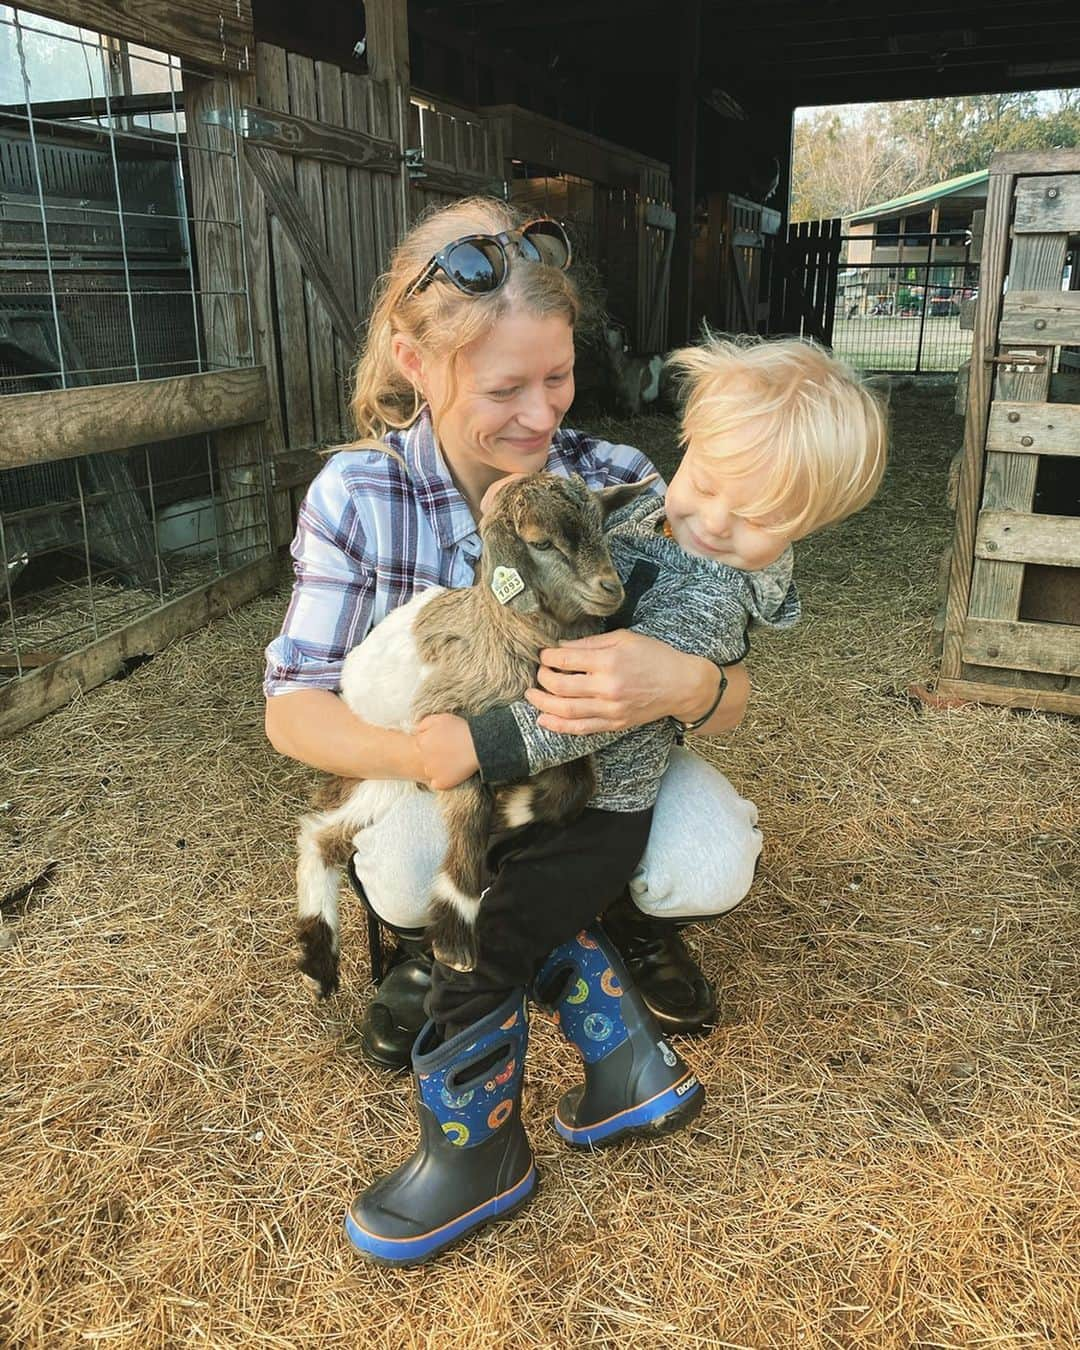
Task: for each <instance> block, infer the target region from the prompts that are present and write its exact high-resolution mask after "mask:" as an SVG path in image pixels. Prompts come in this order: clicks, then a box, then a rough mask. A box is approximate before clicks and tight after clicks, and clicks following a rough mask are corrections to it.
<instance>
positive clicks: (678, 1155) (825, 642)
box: [0, 388, 1080, 1350]
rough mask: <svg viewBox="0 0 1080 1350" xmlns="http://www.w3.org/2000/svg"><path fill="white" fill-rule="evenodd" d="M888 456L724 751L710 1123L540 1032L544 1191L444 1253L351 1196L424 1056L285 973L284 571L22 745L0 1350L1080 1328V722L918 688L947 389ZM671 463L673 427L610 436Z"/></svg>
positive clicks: (3, 1023)
mask: <svg viewBox="0 0 1080 1350" xmlns="http://www.w3.org/2000/svg"><path fill="white" fill-rule="evenodd" d="M893 414H894V425H895V436H894V453H893V462H892V466H891V469H890V472H889V477H888V480H887V484H886V487H885V489H884V491H883V493H882V494H881V496H880V497H879V499H878V500H877V501H876V502H875V503H874V504H873V505H872V506H871V507H870V508H869V509H868V510H867V511H865V512H864V513H863V514H862V515H860V516H859V517H857V518H856V519H854V520H852V521H849V522H848V523H846V524H845V525H844V526H842V527H841V528H839V529H836V530H834V531H832V532H829V533H828V534H826V535H823V536H821V537H820V538H818V539H815V540H813V541H811V542H809V543H807V544H805V545H803V546H802V547H801V548H800V549H799V551H798V557H797V574H798V577H799V580H800V585H801V590H802V594H803V600H804V605H805V611H806V618H805V620H804V622H803V623H802V624H801V625H800V626H799V627H798V628H797V629H795V630H794V631H793V632H792V633H790V634H787V635H775V636H772V637H769V638H766V637H761V638H758V639H757V640H755V643H754V648H753V652H752V658H751V659H752V667H751V668H752V674H753V680H754V686H755V693H754V697H753V700H752V705H751V710H750V712H749V714H748V717H747V719H746V722H745V723H744V725H743V727H742V728H741V729H740V731H739V732H738V733H737V734H736V735H735V736H734V737H733V738H731V739H730V740H729V741H725V742H715V743H712V744H709V745H703V746H702V749H703V752H704V753H705V754H706V755H707V756H708V757H709V758H710V759H711V760H713V761H714V762H715V763H716V764H718V765H719V766H720V767H721V768H722V769H723V771H724V772H725V773H726V774H728V775H729V777H730V778H731V779H732V781H733V782H734V783H735V784H736V785H737V787H738V788H739V789H740V790H741V791H742V792H743V793H744V794H745V795H746V796H749V797H751V798H753V799H754V800H755V801H756V802H757V803H758V805H759V808H760V812H761V824H762V828H763V830H764V832H765V838H766V845H765V853H764V858H763V862H762V867H761V871H760V873H759V877H758V880H757V882H756V883H755V886H754V888H753V890H752V892H751V895H750V896H749V898H748V899H747V900H746V901H745V902H744V903H743V904H742V905H741V906H740V907H739V908H738V909H737V910H736V911H734V912H733V913H732V914H730V915H729V916H727V917H725V918H724V919H722V920H721V921H719V922H716V923H714V924H713V925H711V926H708V927H705V926H699V927H696V928H694V929H692V930H689V937H690V940H691V942H692V944H693V945H694V947H695V949H696V950H697V952H698V953H699V954H700V957H701V960H702V962H703V964H704V966H705V968H706V970H707V972H708V974H709V975H710V976H711V977H712V978H713V979H715V980H716V982H717V985H718V988H719V990H720V996H721V1022H720V1025H719V1026H718V1028H717V1029H716V1030H715V1032H714V1033H713V1034H712V1035H711V1036H709V1037H708V1038H707V1039H702V1040H694V1041H686V1042H684V1043H683V1045H682V1046H681V1048H682V1050H683V1051H684V1053H685V1055H686V1056H687V1057H688V1058H689V1059H690V1060H691V1062H692V1063H693V1064H694V1066H695V1067H696V1068H697V1070H698V1072H699V1074H700V1076H701V1078H702V1079H703V1081H704V1083H705V1085H706V1089H707V1092H708V1100H707V1103H706V1106H705V1110H704V1112H703V1114H702V1115H701V1116H700V1117H699V1118H698V1120H697V1121H696V1122H695V1123H694V1125H693V1126H692V1127H691V1128H690V1129H689V1130H687V1131H685V1132H684V1133H682V1134H680V1135H677V1136H674V1137H671V1138H669V1139H666V1140H660V1141H658V1142H656V1143H655V1144H650V1145H647V1146H629V1147H625V1148H620V1149H617V1150H614V1151H610V1152H606V1153H599V1154H596V1155H588V1154H587V1155H584V1156H582V1155H580V1154H576V1153H571V1152H569V1151H568V1150H566V1149H565V1148H564V1147H563V1145H562V1144H561V1143H560V1142H559V1141H558V1139H557V1138H556V1136H555V1135H554V1132H553V1130H552V1128H551V1125H550V1120H551V1114H552V1110H553V1107H554V1104H555V1102H556V1100H557V1099H558V1097H559V1095H560V1094H561V1093H562V1091H564V1090H565V1088H566V1086H567V1085H568V1084H570V1083H571V1082H573V1081H574V1080H575V1077H576V1068H575V1064H574V1062H573V1060H572V1058H571V1055H570V1053H569V1052H568V1051H567V1049H566V1048H565V1047H564V1046H563V1045H562V1044H561V1043H560V1041H559V1039H558V1037H557V1035H556V1033H555V1030H554V1028H553V1027H552V1026H551V1025H550V1024H548V1023H546V1022H544V1021H543V1020H541V1019H540V1018H539V1017H536V1018H534V1020H533V1039H532V1045H531V1048H530V1054H529V1062H528V1068H527V1078H526V1105H525V1120H526V1125H527V1128H528V1129H529V1132H530V1135H531V1138H532V1140H533V1142H534V1146H535V1148H536V1151H537V1155H538V1163H539V1168H540V1172H541V1176H542V1184H541V1189H540V1192H539V1194H538V1196H537V1197H536V1199H535V1200H534V1201H533V1203H532V1204H531V1205H530V1206H529V1207H528V1208H527V1209H526V1210H525V1211H523V1213H522V1214H521V1215H520V1216H518V1217H516V1218H514V1219H513V1220H511V1221H509V1222H507V1223H505V1224H503V1225H501V1226H498V1227H495V1228H493V1229H490V1230H488V1231H487V1233H485V1234H484V1235H483V1236H481V1237H480V1238H479V1239H476V1240H473V1241H470V1242H467V1243H466V1244H465V1245H463V1246H462V1247H460V1248H459V1249H458V1250H457V1251H456V1252H454V1253H453V1254H451V1255H448V1256H447V1257H445V1258H444V1259H443V1260H442V1261H440V1262H439V1263H438V1264H436V1265H435V1266H433V1267H430V1268H428V1269H426V1270H420V1271H409V1272H402V1271H386V1270H382V1269H378V1268H372V1267H368V1266H366V1265H364V1264H363V1263H361V1262H360V1261H359V1260H358V1259H357V1257H356V1256H355V1254H354V1253H353V1251H352V1249H351V1248H350V1247H349V1245H348V1243H347V1242H346V1240H345V1238H344V1235H343V1232H342V1217H343V1213H344V1209H345V1206H346V1204H347V1203H348V1200H349V1199H350V1198H351V1196H352V1195H353V1194H354V1193H355V1191H356V1190H358V1189H359V1188H361V1187H362V1186H364V1185H365V1184H367V1183H368V1182H369V1181H370V1180H371V1179H373V1178H374V1177H375V1176H377V1175H378V1174H380V1173H381V1172H383V1171H385V1170H387V1169H388V1168H389V1167H391V1166H393V1165H395V1164H396V1163H397V1161H399V1160H400V1159H401V1158H402V1157H403V1156H404V1155H405V1153H406V1152H408V1150H409V1149H410V1148H411V1147H412V1143H413V1137H414V1136H413V1127H412V1123H411V1109H410V1105H409V1089H408V1085H407V1082H406V1080H405V1079H403V1078H390V1077H383V1076H380V1075H379V1074H378V1073H377V1072H375V1071H373V1070H372V1069H369V1068H368V1067H367V1066H366V1065H365V1064H364V1063H363V1061H362V1060H361V1059H360V1057H359V1054H358V1051H357V1046H356V1027H357V1024H358V1021H359V1019H360V1016H361V1012H362V1009H363V1007H364V1003H365V1000H366V999H367V998H368V996H369V992H370V990H369V987H368V985H367V972H366V964H365V959H364V947H365V943H364V931H363V930H364V925H363V922H362V919H361V916H360V915H359V914H358V913H357V912H356V911H355V910H354V909H353V910H349V911H347V912H346V915H345V931H344V948H345V953H344V955H345V959H344V969H343V990H342V993H341V994H340V995H339V996H338V997H337V998H336V999H335V1000H333V1001H331V1002H330V1003H328V1004H326V1005H323V1006H320V1007H313V1006H312V1005H311V1003H310V1002H309V1001H308V999H307V996H306V994H305V993H304V991H303V989H302V987H301V984H300V981H299V978H298V977H297V976H296V975H295V974H294V973H293V971H292V956H291V945H292V944H291V920H292V908H293V877H292V870H293V835H294V829H295V822H296V818H297V815H298V814H299V812H300V811H301V809H302V807H303V803H304V800H305V797H306V794H307V792H308V790H309V788H310V786H311V785H312V783H313V781H314V775H313V774H311V773H309V772H308V771H307V770H305V769H303V768H301V767H300V766H298V765H295V764H292V763H287V762H285V761H282V760H280V759H278V758H277V757H275V755H274V754H273V753H272V751H271V750H270V749H269V747H268V746H267V745H266V743H265V741H264V739H263V734H262V698H261V693H260V676H261V652H262V648H263V646H264V645H265V643H266V642H267V641H268V640H269V639H270V637H271V636H272V635H273V634H274V633H275V631H276V629H277V627H278V625H279V623H280V619H281V615H282V613H283V609H284V605H285V599H286V594H287V591H286V589H285V588H284V587H283V589H282V590H281V591H280V592H279V593H278V594H276V595H273V596H269V597H266V598H264V599H263V600H261V601H259V602H257V603H255V604H252V605H250V606H248V607H246V608H244V609H243V610H241V611H239V612H238V613H236V614H234V615H233V616H231V617H230V618H228V619H227V620H223V621H221V622H219V623H217V624H215V625H214V626H213V627H212V628H210V629H208V630H205V631H203V632H201V633H198V634H196V635H194V636H193V637H191V638H189V639H187V640H185V641H182V642H178V643H177V644H176V645H174V646H173V647H172V648H170V649H169V650H168V651H167V652H166V653H164V654H163V655H161V656H159V657H157V658H156V659H155V660H154V661H152V662H150V663H149V664H147V665H145V666H143V667H142V668H140V669H138V670H137V671H135V672H134V673H133V674H132V675H131V676H130V677H129V678H128V679H126V680H124V681H121V682H114V683H112V684H110V685H108V686H106V687H104V688H102V689H100V690H97V691H95V692H93V693H92V694H90V695H88V696H87V697H86V698H84V699H82V700H80V701H79V702H78V703H76V704H75V705H73V706H71V707H70V708H68V709H66V710H64V711H62V712H60V713H57V714H55V715H54V716H52V717H50V718H48V719H47V720H46V721H44V722H43V723H41V724H39V725H38V726H37V727H35V728H32V729H31V730H29V731H28V732H26V733H24V734H22V735H21V736H20V737H18V738H17V739H16V740H14V741H11V742H7V743H4V744H3V745H0V785H2V786H0V876H2V877H3V883H2V884H0V894H2V893H3V892H5V891H7V890H8V889H9V887H11V886H14V885H16V884H17V883H18V882H19V881H20V880H21V879H24V878H28V877H32V876H34V875H36V874H37V873H38V872H40V871H41V870H42V869H43V868H44V867H45V865H46V864H47V863H49V862H51V861H55V862H56V867H55V869H54V871H53V873H52V875H51V878H50V880H49V882H48V883H47V884H45V885H43V886H41V887H39V888H38V889H37V890H35V891H34V892H33V894H32V895H31V896H30V897H29V898H28V899H27V900H25V901H23V902H19V903H18V904H14V905H12V906H10V907H9V912H8V913H6V914H5V916H4V918H5V920H6V925H7V926H6V927H5V928H4V929H2V930H0V1347H3V1348H4V1350H66V1348H67V1347H77V1346H86V1345H97V1346H102V1347H109V1350H112V1348H113V1347H115V1348H116V1350H149V1348H150V1347H203V1346H205V1347H214V1348H215V1350H218V1348H220V1350H226V1348H231V1347H267V1348H270V1347H273V1348H274V1350H279V1348H280V1350H292V1348H293V1347H296V1348H298V1350H299V1348H304V1350H306V1348H307V1347H318V1348H320V1350H321V1348H322V1347H363V1348H364V1350H367V1347H371V1348H372V1350H376V1348H380V1350H381V1348H382V1347H386V1350H391V1348H392V1350H404V1348H406V1347H469V1348H470V1350H472V1348H476V1350H504V1348H512V1350H518V1347H550V1348H552V1350H585V1348H586V1347H588V1348H590V1350H592V1348H595V1350H616V1347H618V1348H619V1350H623V1348H624V1347H641V1350H646V1347H647V1348H648V1350H654V1348H655V1347H657V1346H662V1347H679V1348H681V1347H751V1348H753V1350H765V1348H771V1347H782V1348H783V1350H789V1348H790V1347H799V1348H800V1350H802V1348H803V1347H805V1348H806V1350H812V1348H816V1347H830V1348H836V1347H841V1348H846V1347H890V1348H892V1347H895V1348H896V1350H916V1347H918V1348H919V1350H929V1348H930V1347H948V1348H950V1350H952V1348H953V1347H965V1350H966V1348H967V1347H990V1346H993V1347H995V1350H1021V1348H1023V1350H1029V1348H1030V1347H1054V1348H1055V1350H1064V1348H1065V1347H1075V1346H1077V1345H1080V1309H1078V1293H1077V1291H1078V1289H1080V1246H1078V1241H1077V1238H1078V1233H1080V1198H1078V1196H1080V1131H1078V1117H1077V1109H1076V1108H1077V1103H1076V1097H1075V1094H1076V1086H1077V1082H1078V1081H1080V1074H1078V1070H1080V1019H1078V1017H1077V1002H1076V996H1077V985H1078V981H1077V974H1078V955H1077V954H1078V952H1080V922H1078V891H1080V843H1078V841H1080V725H1078V724H1077V723H1076V722H1075V721H1072V720H1069V719H1067V718H1064V717H1055V716H1051V715H1044V714H1031V713H1022V712H1010V711H1008V710H1005V709H1002V708H990V707H985V708H978V707H969V708H962V709H946V710H935V709H927V708H925V707H923V706H922V705H921V704H919V703H917V702H915V701H913V700H912V699H911V698H909V696H908V695H907V693H906V692H905V691H906V689H907V686H908V684H909V683H910V682H911V681H912V680H915V679H922V678H926V677H927V676H928V675H929V674H930V673H931V671H932V662H931V658H930V655H929V649H930V644H929V639H930V631H931V623H932V618H933V614H934V611H935V608H936V603H937V595H936V573H937V564H938V558H939V556H940V554H941V552H942V550H943V548H944V547H945V544H946V541H947V537H948V532H949V520H948V515H947V512H946V508H945V506H944V492H945V479H946V471H947V466H948V462H949V458H950V456H951V454H952V453H953V451H954V450H955V448H956V447H957V445H958V444H959V440H960V436H961V423H960V420H959V419H957V418H955V417H954V416H953V413H952V411H951V392H950V391H949V390H948V389H937V390H929V391H927V390H921V389H918V388H915V389H906V390H901V391H899V392H898V393H897V394H896V395H895V397H894V408H893ZM598 429H599V430H602V431H604V432H605V434H609V435H612V434H615V433H617V434H618V435H619V436H620V437H621V438H623V439H627V440H629V441H631V442H632V443H634V444H637V445H639V446H641V447H642V448H643V449H645V450H646V451H647V452H650V453H653V454H654V455H655V456H656V457H657V458H658V459H659V460H661V461H662V462H663V463H665V464H667V465H669V466H670V463H671V455H672V453H673V448H674V435H673V424H672V422H671V421H670V420H668V419H662V418H642V419H639V420H638V421H636V422H634V423H620V424H611V423H609V424H605V425H603V426H601V427H599V428H598Z"/></svg>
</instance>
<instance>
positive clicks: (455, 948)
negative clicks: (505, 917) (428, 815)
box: [428, 778, 492, 970]
mask: <svg viewBox="0 0 1080 1350" xmlns="http://www.w3.org/2000/svg"><path fill="white" fill-rule="evenodd" d="M439 806H440V808H441V810H442V813H443V819H444V820H445V822H446V833H447V838H448V844H447V849H446V857H445V859H444V860H443V865H442V868H441V870H440V871H439V873H438V875H437V876H436V878H435V884H434V886H433V888H432V896H431V922H430V924H429V926H428V940H429V942H430V943H431V949H432V951H433V952H434V953H435V956H436V958H437V959H438V960H439V961H441V962H442V963H443V965H446V966H451V967H453V969H454V970H472V969H473V966H474V965H475V962H476V941H475V931H476V915H477V912H478V910H479V908H480V900H481V891H482V884H483V868H484V855H485V853H486V852H487V845H488V836H489V834H490V833H491V823H492V806H491V794H490V792H489V791H488V790H487V788H485V787H484V786H483V784H482V783H481V782H480V780H479V779H478V778H470V779H469V780H468V781H467V782H464V783H462V784H461V785H460V786H458V787H456V788H451V789H450V790H449V791H448V792H441V793H440V794H439Z"/></svg>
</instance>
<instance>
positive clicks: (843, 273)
mask: <svg viewBox="0 0 1080 1350" xmlns="http://www.w3.org/2000/svg"><path fill="white" fill-rule="evenodd" d="M942 237H943V238H951V237H949V236H942ZM848 238H849V236H844V239H845V242H846V241H847V240H848ZM850 238H851V239H853V240H854V239H855V238H856V237H855V236H850ZM936 241H937V236H936V235H927V236H925V237H923V236H920V240H919V242H920V243H921V245H922V246H921V249H920V250H919V251H920V252H921V253H923V254H924V255H925V257H924V258H923V259H922V260H920V261H912V262H909V261H906V260H905V261H902V262H880V263H878V262H875V263H864V264H851V263H844V262H841V264H840V272H839V276H838V278H837V287H836V306H835V312H834V315H833V329H832V343H833V350H834V351H835V352H836V353H837V355H838V356H842V357H843V358H844V359H845V360H847V361H850V362H851V363H852V364H853V365H855V366H857V367H859V368H860V369H863V370H890V371H913V372H920V371H955V370H958V369H959V368H960V366H961V365H962V364H963V362H964V361H966V360H967V359H968V358H969V357H970V356H971V336H972V335H971V331H970V329H966V328H961V326H960V316H961V308H962V306H963V304H964V302H965V301H967V300H973V299H974V298H975V297H976V296H977V294H978V287H979V266H978V264H977V263H972V262H965V261H948V262H940V261H936V260H935V258H934V245H935V243H936ZM858 242H859V243H861V244H863V245H865V244H866V239H865V238H862V237H859V238H858Z"/></svg>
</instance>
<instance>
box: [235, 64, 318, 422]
mask: <svg viewBox="0 0 1080 1350" xmlns="http://www.w3.org/2000/svg"><path fill="white" fill-rule="evenodd" d="M255 65H256V69H257V71H258V74H257V79H256V83H257V87H258V95H259V103H260V105H261V106H263V107H266V108H271V109H274V110H276V111H288V106H289V84H288V77H287V74H286V66H285V52H284V51H283V50H282V49H281V48H280V47H274V46H271V45H270V44H269V43H266V42H260V43H259V44H258V45H257V47H256V49H255ZM244 161H245V164H246V165H247V167H248V169H249V171H251V172H252V173H254V168H253V164H252V158H251V155H250V154H247V153H245V155H244ZM288 171H289V174H290V175H291V174H292V172H293V170H292V166H291V164H290V166H289V170H288ZM260 191H262V185H261V184H260ZM270 256H271V261H272V266H273V273H274V290H275V293H276V299H277V306H276V313H277V335H278V350H279V353H280V360H281V387H282V391H283V393H284V400H285V443H286V445H291V446H299V445H312V444H314V441H315V415H314V410H313V407H312V400H311V369H310V367H309V365H308V359H307V319H306V316H305V308H304V275H303V272H302V271H301V269H300V262H299V259H298V258H297V256H296V251H295V249H293V248H291V247H290V246H289V243H288V240H287V238H286V227H285V225H284V224H283V222H282V221H280V220H279V219H278V218H277V216H271V218H270Z"/></svg>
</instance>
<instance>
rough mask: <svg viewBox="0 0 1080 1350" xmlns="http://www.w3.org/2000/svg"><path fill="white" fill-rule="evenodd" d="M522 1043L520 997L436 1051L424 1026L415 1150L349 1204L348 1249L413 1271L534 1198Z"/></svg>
mask: <svg viewBox="0 0 1080 1350" xmlns="http://www.w3.org/2000/svg"><path fill="white" fill-rule="evenodd" d="M527 1045H528V1021H527V1017H526V1011H525V1000H524V996H523V992H522V991H521V990H520V989H519V990H517V991H516V992H515V993H513V994H512V995H511V996H510V997H509V998H508V999H507V1000H506V1001H505V1002H504V1003H503V1004H502V1005H501V1007H499V1008H496V1009H495V1011H494V1012H492V1013H489V1014H488V1016H487V1017H484V1018H482V1019H481V1020H480V1021H479V1022H476V1023H474V1024H473V1025H472V1026H471V1027H466V1029H465V1030H464V1031H462V1032H460V1033H459V1034H458V1035H456V1036H454V1037H452V1038H451V1039H450V1040H448V1041H445V1042H443V1043H442V1044H439V1042H438V1034H437V1032H436V1028H435V1024H434V1023H433V1022H429V1023H427V1025H426V1026H425V1027H424V1029H423V1031H422V1032H421V1033H420V1036H419V1038H418V1039H417V1042H416V1048H415V1049H414V1051H413V1061H412V1062H413V1070H414V1072H415V1074H416V1112H417V1116H418V1117H419V1123H420V1143H419V1145H418V1147H417V1149H416V1151H415V1152H414V1153H413V1155H412V1156H411V1157H410V1158H409V1159H407V1161H405V1162H404V1163H402V1165H401V1166H400V1167H399V1168H398V1169H397V1171H395V1172H392V1173H391V1174H390V1175H389V1176H387V1177H383V1179H382V1180H381V1181H377V1182H376V1183H375V1184H374V1185H373V1186H370V1187H369V1188H368V1189H367V1190H366V1191H364V1192H363V1193H362V1194H361V1195H359V1196H357V1198H356V1199H355V1200H354V1201H353V1203H352V1205H351V1206H350V1208H349V1213H348V1215H347V1216H346V1219H345V1228H346V1231H347V1232H348V1235H349V1240H350V1241H351V1242H352V1244H353V1246H354V1247H356V1249H357V1250H358V1251H359V1252H360V1253H361V1254H362V1255H363V1256H366V1257H367V1258H368V1259H369V1260H371V1261H377V1262H379V1263H380V1264H383V1265H394V1266H415V1265H421V1264H422V1263H423V1262H425V1261H429V1260H431V1259H432V1258H433V1257H435V1256H438V1254H439V1253H440V1252H441V1251H443V1250H444V1249H445V1248H446V1247H449V1246H450V1245H451V1244H452V1243H454V1242H456V1241H457V1240H458V1239H459V1238H462V1237H464V1236H465V1235H466V1234H467V1233H471V1232H473V1231H474V1230H475V1229H477V1228H480V1227H482V1226H483V1225H484V1224H487V1223H491V1222H492V1220H494V1219H500V1218H505V1217H506V1216H507V1215H509V1214H513V1213H514V1212H515V1211H516V1210H518V1209H520V1207H521V1206H522V1205H523V1204H524V1203H525V1202H526V1201H527V1200H528V1199H529V1197H530V1196H531V1195H532V1194H533V1192H534V1191H535V1190H536V1166H535V1164H534V1163H533V1156H532V1150H531V1149H530V1148H529V1141H528V1139H527V1138H526V1137H525V1130H524V1129H523V1127H522V1124H521V1080H522V1076H523V1073H524V1068H525V1051H526V1047H527Z"/></svg>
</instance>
